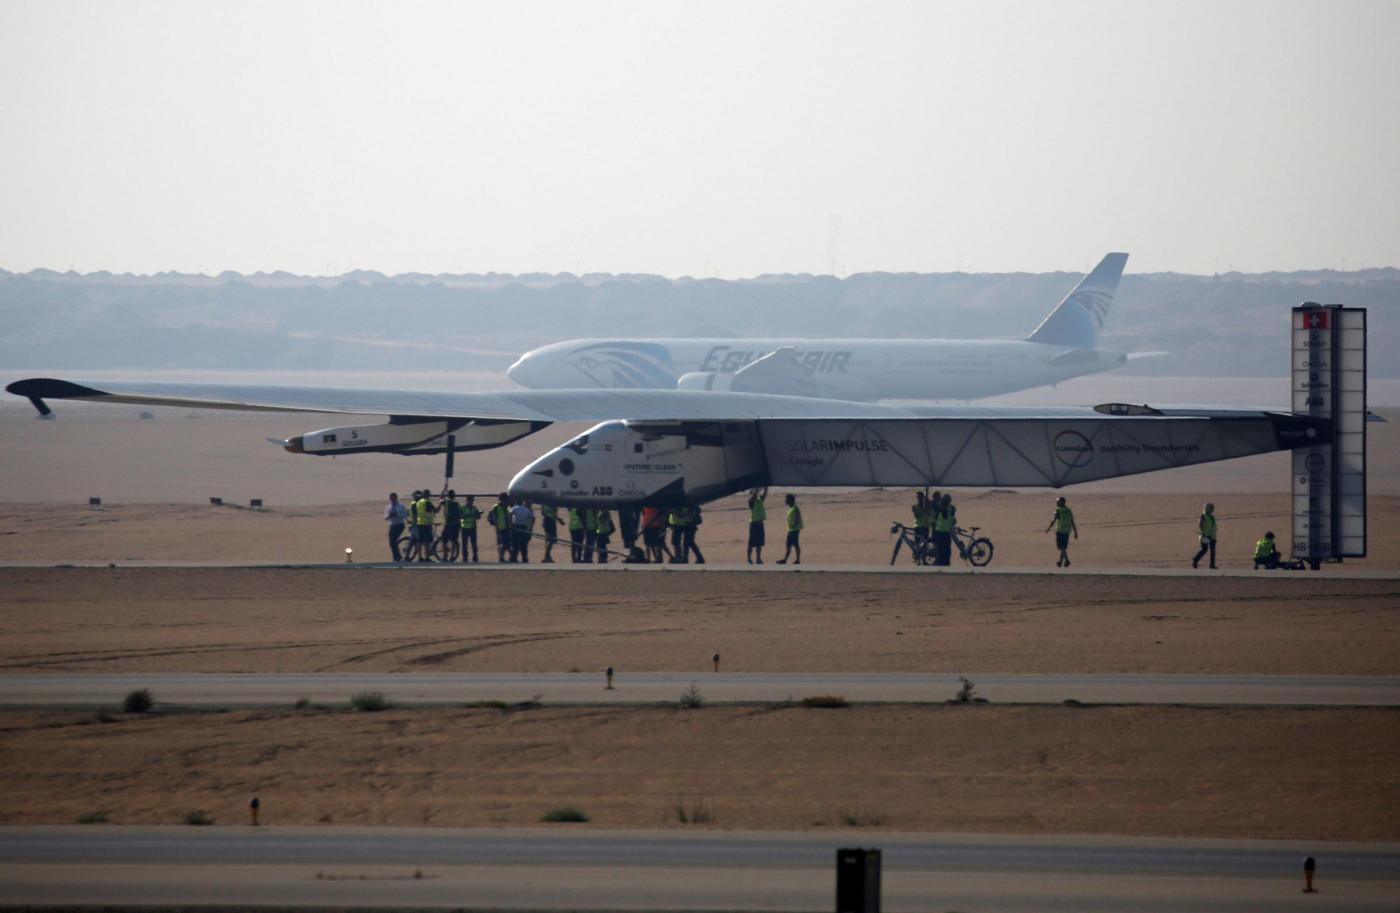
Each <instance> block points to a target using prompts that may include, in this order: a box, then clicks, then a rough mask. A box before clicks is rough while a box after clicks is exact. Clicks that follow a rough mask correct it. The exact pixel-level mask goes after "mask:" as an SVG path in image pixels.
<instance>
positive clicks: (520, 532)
mask: <svg viewBox="0 0 1400 913" xmlns="http://www.w3.org/2000/svg"><path fill="white" fill-rule="evenodd" d="M534 529H535V512H534V511H533V510H531V509H530V502H529V501H521V502H520V503H519V504H517V505H515V506H514V507H512V508H511V509H510V560H511V561H512V562H516V561H519V562H523V563H525V564H529V563H530V534H531V533H532V532H533V531H534Z"/></svg>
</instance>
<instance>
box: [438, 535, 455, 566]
mask: <svg viewBox="0 0 1400 913" xmlns="http://www.w3.org/2000/svg"><path fill="white" fill-rule="evenodd" d="M461 547H462V543H461V541H460V540H459V539H458V538H457V537H456V536H453V537H452V538H450V539H449V538H447V537H446V536H439V537H438V538H437V540H436V541H435V542H434V543H433V555H434V556H435V557H436V558H437V560H439V561H444V562H449V561H456V560H457V553H458V551H459V550H460V549H461Z"/></svg>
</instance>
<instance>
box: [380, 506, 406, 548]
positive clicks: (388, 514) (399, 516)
mask: <svg viewBox="0 0 1400 913" xmlns="http://www.w3.org/2000/svg"><path fill="white" fill-rule="evenodd" d="M384 522H385V523H388V524H389V553H390V554H392V555H393V556H394V560H395V561H402V560H403V555H402V554H401V553H400V552H399V537H400V536H402V535H403V528H404V527H405V526H407V525H408V508H407V507H404V506H403V505H402V504H400V503H399V493H398V492H397V491H391V492H389V503H388V504H387V505H386V506H385V508H384Z"/></svg>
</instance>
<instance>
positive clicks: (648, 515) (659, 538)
mask: <svg viewBox="0 0 1400 913" xmlns="http://www.w3.org/2000/svg"><path fill="white" fill-rule="evenodd" d="M642 544H643V545H644V546H646V557H647V561H649V562H652V563H655V564H660V563H661V562H662V561H663V560H665V558H666V557H667V556H666V515H665V514H663V513H662V512H661V508H659V507H643V508H642Z"/></svg>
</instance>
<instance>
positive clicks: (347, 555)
mask: <svg viewBox="0 0 1400 913" xmlns="http://www.w3.org/2000/svg"><path fill="white" fill-rule="evenodd" d="M354 554H355V550H354V549H353V548H347V549H346V550H345V563H346V564H354V563H355V559H354V558H353V557H351V556H353V555H354Z"/></svg>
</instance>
